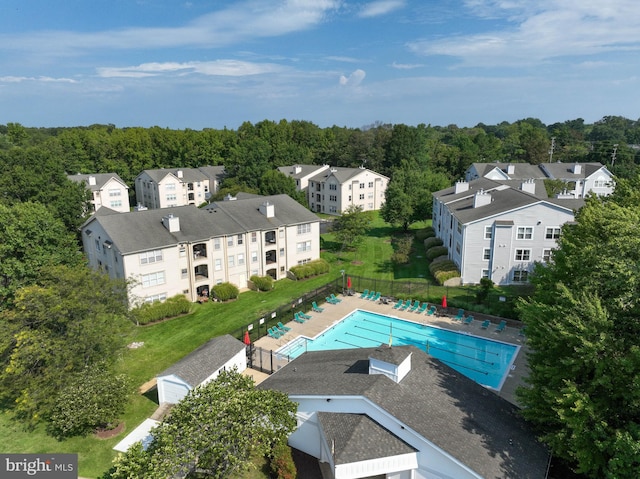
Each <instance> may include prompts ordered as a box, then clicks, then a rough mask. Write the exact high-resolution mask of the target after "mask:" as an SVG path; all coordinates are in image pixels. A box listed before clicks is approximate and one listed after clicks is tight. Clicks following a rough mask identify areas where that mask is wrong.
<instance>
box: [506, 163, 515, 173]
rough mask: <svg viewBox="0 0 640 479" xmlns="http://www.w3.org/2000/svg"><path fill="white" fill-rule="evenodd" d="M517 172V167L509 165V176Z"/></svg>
mask: <svg viewBox="0 0 640 479" xmlns="http://www.w3.org/2000/svg"><path fill="white" fill-rule="evenodd" d="M515 172H516V165H513V164H511V163H509V164H508V165H507V175H513V174H514V173H515Z"/></svg>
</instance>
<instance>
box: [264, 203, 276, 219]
mask: <svg viewBox="0 0 640 479" xmlns="http://www.w3.org/2000/svg"><path fill="white" fill-rule="evenodd" d="M260 213H262V214H263V215H265V216H266V217H267V218H273V217H274V216H275V215H276V210H275V206H274V205H272V204H271V203H269V202H268V201H265V202H264V203H262V204H261V205H260Z"/></svg>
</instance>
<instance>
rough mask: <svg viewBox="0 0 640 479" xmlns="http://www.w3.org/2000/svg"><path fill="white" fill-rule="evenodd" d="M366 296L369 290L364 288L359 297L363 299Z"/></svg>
mask: <svg viewBox="0 0 640 479" xmlns="http://www.w3.org/2000/svg"><path fill="white" fill-rule="evenodd" d="M367 296H369V290H368V289H365V290H364V291H363V292H362V294H361V295H360V297H361V298H362V299H365V298H366V297H367Z"/></svg>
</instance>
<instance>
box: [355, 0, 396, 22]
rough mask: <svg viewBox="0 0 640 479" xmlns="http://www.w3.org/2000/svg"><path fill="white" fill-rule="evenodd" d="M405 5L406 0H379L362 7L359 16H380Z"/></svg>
mask: <svg viewBox="0 0 640 479" xmlns="http://www.w3.org/2000/svg"><path fill="white" fill-rule="evenodd" d="M404 6H405V1H404V0H379V1H377V2H371V3H368V4H367V5H365V6H364V7H362V10H360V13H359V15H358V16H360V17H362V18H371V17H379V16H381V15H386V14H388V13H390V12H393V11H394V10H398V9H400V8H402V7H404Z"/></svg>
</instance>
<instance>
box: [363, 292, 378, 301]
mask: <svg viewBox="0 0 640 479" xmlns="http://www.w3.org/2000/svg"><path fill="white" fill-rule="evenodd" d="M375 295H376V292H375V291H369V294H368V295H367V297H366V298H364V299H368V300H371V299H373V297H374V296H375Z"/></svg>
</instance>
